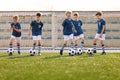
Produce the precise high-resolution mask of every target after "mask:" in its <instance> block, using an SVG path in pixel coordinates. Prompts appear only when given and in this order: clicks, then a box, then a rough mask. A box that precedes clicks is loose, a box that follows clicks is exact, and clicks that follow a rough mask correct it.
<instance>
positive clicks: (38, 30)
mask: <svg viewBox="0 0 120 80" xmlns="http://www.w3.org/2000/svg"><path fill="white" fill-rule="evenodd" d="M42 28H43V22H41V13H36V20H34V21H32V22H31V24H30V28H29V31H28V35H29V36H30V31H31V30H32V37H33V50H35V47H36V44H38V55H41V54H40V52H41V35H42Z"/></svg>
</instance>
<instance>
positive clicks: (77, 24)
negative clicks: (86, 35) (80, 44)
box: [72, 20, 83, 36]
mask: <svg viewBox="0 0 120 80" xmlns="http://www.w3.org/2000/svg"><path fill="white" fill-rule="evenodd" d="M72 22H73V25H74V27H75V30H76V31H77V32H74V36H78V35H80V34H83V30H82V28H81V26H82V21H81V20H78V21H75V20H72Z"/></svg>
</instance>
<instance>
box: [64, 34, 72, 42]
mask: <svg viewBox="0 0 120 80" xmlns="http://www.w3.org/2000/svg"><path fill="white" fill-rule="evenodd" d="M70 39H71V40H73V34H70V35H64V41H68V40H70Z"/></svg>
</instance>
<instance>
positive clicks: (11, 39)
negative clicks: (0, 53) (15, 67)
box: [9, 36, 15, 48]
mask: <svg viewBox="0 0 120 80" xmlns="http://www.w3.org/2000/svg"><path fill="white" fill-rule="evenodd" d="M14 40H15V37H14V36H11V38H10V43H9V48H12V47H13V46H12V45H13V42H14Z"/></svg>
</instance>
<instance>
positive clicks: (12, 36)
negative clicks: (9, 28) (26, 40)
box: [11, 35, 21, 42]
mask: <svg viewBox="0 0 120 80" xmlns="http://www.w3.org/2000/svg"><path fill="white" fill-rule="evenodd" d="M11 38H14V39H15V41H16V42H20V41H21V37H15V36H14V35H11Z"/></svg>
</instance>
